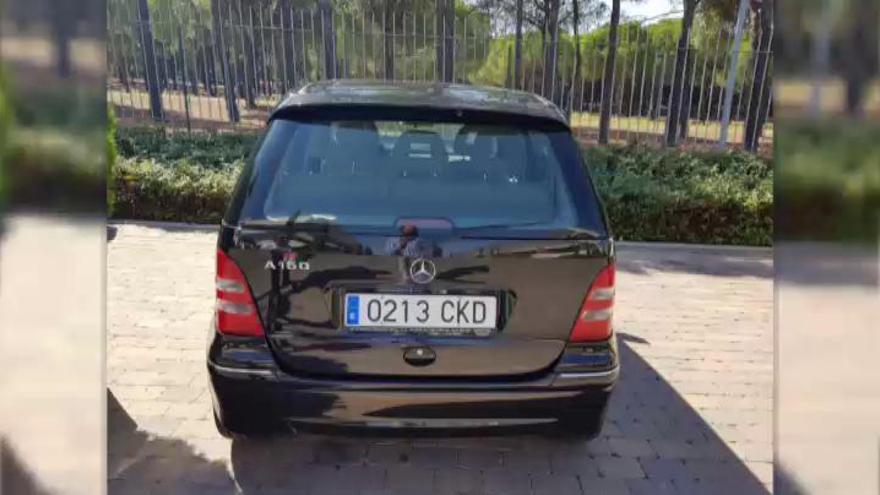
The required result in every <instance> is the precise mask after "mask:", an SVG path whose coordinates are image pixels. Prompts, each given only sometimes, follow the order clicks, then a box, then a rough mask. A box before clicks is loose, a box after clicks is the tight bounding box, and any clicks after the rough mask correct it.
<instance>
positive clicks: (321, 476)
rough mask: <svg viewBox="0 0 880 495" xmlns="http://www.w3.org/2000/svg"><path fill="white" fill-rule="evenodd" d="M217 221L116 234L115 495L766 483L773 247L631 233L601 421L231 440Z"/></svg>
mask: <svg viewBox="0 0 880 495" xmlns="http://www.w3.org/2000/svg"><path fill="white" fill-rule="evenodd" d="M214 246H215V235H214V232H213V230H204V229H192V228H181V227H177V226H170V225H159V224H149V225H148V224H123V225H120V226H119V227H118V231H117V234H116V237H115V239H114V240H112V241H111V242H110V243H109V247H108V273H107V278H108V280H107V286H108V288H107V311H108V322H107V323H108V330H107V338H108V346H107V381H108V386H109V391H108V407H109V416H108V428H109V435H108V436H109V439H108V441H109V464H108V476H109V478H110V481H109V483H110V485H109V486H110V490H111V493H248V494H251V493H286V494H306V493H313V494H337V493H339V494H343V493H345V494H355V493H361V494H381V493H403V494H429V493H438V494H453V493H467V494H505V495H507V494H511V495H513V494H532V493H533V494H545V493H546V494H555V495H565V494H586V495H590V494H600V495H615V494H633V495H635V494H664V493H688V494H690V493H705V494H724V493H731V494H752V493H755V494H764V493H770V492H771V474H772V467H771V466H772V464H771V463H772V455H773V454H772V393H773V368H772V366H773V338H772V335H773V331H772V309H773V279H772V273H773V269H772V264H771V263H772V261H771V255H770V251H769V250H740V249H729V248H685V247H681V246H661V245H653V246H646V245H622V246H621V248H620V250H619V265H618V266H619V281H618V292H617V294H618V300H617V301H618V302H617V305H616V313H615V318H616V322H617V323H616V325H617V328H618V331H619V334H620V338H621V343H622V356H623V375H622V380H621V382H620V384H619V388H618V389H617V390H616V392H615V395H614V396H613V400H612V405H611V410H610V413H609V417H608V420H607V423H606V425H605V428H604V431H603V435H602V436H601V437H600V438H598V439H596V440H593V441H591V442H577V441H567V440H559V439H549V438H542V437H538V436H517V437H495V438H459V439H444V438H437V439H423V438H421V439H377V438H369V439H366V438H343V437H321V436H312V435H301V436H299V437H297V438H295V439H290V438H285V439H277V440H271V441H269V440H266V441H248V442H230V441H228V440H225V439H223V438H221V437H220V436H219V435H218V434H217V433H216V431H215V429H214V425H213V422H212V419H211V416H210V414H211V413H210V398H209V395H208V391H207V389H206V383H207V375H206V371H205V363H204V353H205V343H206V338H207V335H206V330H207V328H208V324H209V321H210V318H211V314H212V306H213V299H212V298H213V262H214Z"/></svg>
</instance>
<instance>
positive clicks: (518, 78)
mask: <svg viewBox="0 0 880 495" xmlns="http://www.w3.org/2000/svg"><path fill="white" fill-rule="evenodd" d="M522 28H523V0H516V39H515V41H514V44H513V87H514V88H516V89H522V88H521V87H520V86H521V85H522V83H523V80H522V72H523V66H522V42H523V32H522Z"/></svg>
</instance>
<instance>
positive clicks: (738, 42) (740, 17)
mask: <svg viewBox="0 0 880 495" xmlns="http://www.w3.org/2000/svg"><path fill="white" fill-rule="evenodd" d="M748 9H749V0H739V10H738V11H737V13H736V26H735V27H734V28H733V53H732V54H731V56H730V66H729V67H727V84H726V87H725V88H724V110H722V112H723V113H722V116H721V136H720V137H719V138H718V144H719V145H721V146H722V147H724V146H727V134H728V132H729V130H730V129H729V127H730V111H731V109H732V108H733V91H734V89H735V87H736V72H737V66H739V52H740V49H741V48H742V38H743V30H744V28H745V22H746V14H747V13H748Z"/></svg>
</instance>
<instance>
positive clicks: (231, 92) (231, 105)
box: [211, 0, 241, 122]
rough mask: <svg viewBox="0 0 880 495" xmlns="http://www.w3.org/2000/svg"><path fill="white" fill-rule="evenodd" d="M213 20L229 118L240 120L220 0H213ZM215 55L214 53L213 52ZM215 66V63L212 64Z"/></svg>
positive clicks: (215, 42) (235, 120)
mask: <svg viewBox="0 0 880 495" xmlns="http://www.w3.org/2000/svg"><path fill="white" fill-rule="evenodd" d="M211 20H212V22H213V26H214V46H216V47H217V56H218V57H220V65H221V72H222V73H221V76H222V77H223V94H224V96H225V100H226V112H227V114H228V115H229V120H230V121H232V122H238V121H239V120H240V119H241V115H240V114H239V111H238V102H237V101H236V100H235V87H234V86H235V85H234V84H233V83H232V77H231V74H230V70H229V57H228V54H227V51H226V45H225V39H224V37H223V29H222V23H221V22H220V0H211ZM211 56H212V57H213V53H212V54H211ZM211 65H212V66H213V64H211Z"/></svg>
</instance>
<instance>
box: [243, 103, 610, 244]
mask: <svg viewBox="0 0 880 495" xmlns="http://www.w3.org/2000/svg"><path fill="white" fill-rule="evenodd" d="M254 160H255V163H254V168H253V169H254V176H253V177H252V180H253V182H252V183H251V185H250V187H249V188H247V189H248V190H249V192H248V194H247V197H246V198H245V201H244V205H243V209H242V212H241V215H240V216H239V218H240V219H241V220H278V221H287V220H291V219H294V220H296V221H321V222H330V223H334V224H339V225H341V226H347V227H355V228H356V227H369V228H377V227H379V228H381V227H388V228H392V229H393V228H395V227H398V226H400V225H402V224H404V223H412V222H416V223H419V224H421V225H423V226H425V227H431V226H436V227H438V228H479V227H487V226H491V227H517V228H524V229H527V228H540V229H544V228H552V229H555V228H571V227H581V228H588V229H590V230H593V231H597V232H599V233H603V232H604V231H605V229H604V225H603V223H602V220H601V215H600V212H599V210H598V205H597V203H596V201H595V198H594V197H593V193H592V188H591V187H590V186H589V184H588V182H587V180H588V179H587V177H586V175H585V174H584V172H583V170H582V169H581V165H580V157H579V154H578V153H577V148H576V145H575V143H574V141H573V139H572V137H571V135H570V133H569V132H568V131H567V130H565V129H564V128H561V127H552V126H551V127H548V128H546V129H542V128H539V127H534V128H531V127H522V126H514V125H505V124H482V123H481V124H474V123H468V122H431V121H398V120H395V121H392V120H309V121H295V120H286V119H284V120H282V119H276V120H274V121H272V123H271V124H270V127H269V129H268V131H267V133H266V135H265V136H264V138H263V140H262V142H261V145H260V149H259V151H258V153H257V154H256V156H255V159H254Z"/></svg>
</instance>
